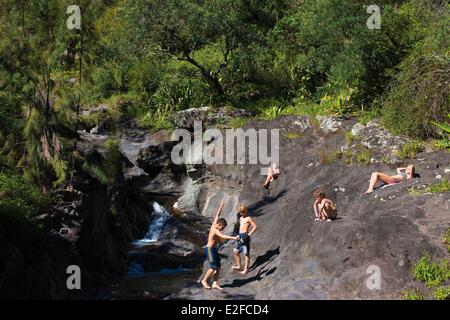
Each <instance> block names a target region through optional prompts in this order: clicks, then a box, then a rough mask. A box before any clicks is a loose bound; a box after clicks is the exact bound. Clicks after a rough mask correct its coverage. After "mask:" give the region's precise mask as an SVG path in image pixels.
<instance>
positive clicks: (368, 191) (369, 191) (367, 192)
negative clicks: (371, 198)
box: [363, 190, 373, 196]
mask: <svg viewBox="0 0 450 320" xmlns="http://www.w3.org/2000/svg"><path fill="white" fill-rule="evenodd" d="M372 192H373V190H367V191H366V192H364V193H363V196H365V195H366V194H369V193H372Z"/></svg>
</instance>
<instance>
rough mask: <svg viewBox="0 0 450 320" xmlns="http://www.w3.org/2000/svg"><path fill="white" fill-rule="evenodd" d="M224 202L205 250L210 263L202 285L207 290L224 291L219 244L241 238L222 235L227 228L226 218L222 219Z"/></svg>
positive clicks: (210, 232) (221, 204) (213, 224)
mask: <svg viewBox="0 0 450 320" xmlns="http://www.w3.org/2000/svg"><path fill="white" fill-rule="evenodd" d="M223 205H224V201H223V200H222V202H221V203H220V206H219V209H218V210H217V213H216V216H215V218H214V221H213V223H212V225H211V229H210V231H209V235H208V243H207V244H206V248H205V255H206V258H207V259H208V261H209V265H210V267H209V269H208V271H207V272H206V274H205V277H204V278H203V280H202V281H201V282H202V285H203V287H204V288H205V289H211V288H213V289H218V290H223V289H222V288H221V287H220V285H219V275H220V267H221V265H220V257H219V251H218V250H217V244H218V243H219V241H221V240H238V239H239V237H232V236H227V235H224V234H222V231H223V230H224V229H225V228H226V226H227V221H226V220H225V219H224V218H220V214H221V213H222V209H223ZM213 274H214V282H213V284H212V286H211V287H210V286H209V284H208V279H209V278H210V277H211V276H212V275H213Z"/></svg>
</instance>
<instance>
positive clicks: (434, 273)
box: [412, 255, 450, 287]
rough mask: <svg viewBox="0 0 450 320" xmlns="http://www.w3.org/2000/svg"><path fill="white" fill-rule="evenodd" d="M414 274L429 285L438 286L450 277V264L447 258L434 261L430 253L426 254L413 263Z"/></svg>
mask: <svg viewBox="0 0 450 320" xmlns="http://www.w3.org/2000/svg"><path fill="white" fill-rule="evenodd" d="M412 275H413V277H414V278H415V279H417V280H420V281H422V282H425V283H426V284H427V286H428V287H436V286H438V285H440V284H441V283H443V282H444V281H446V280H448V279H450V265H449V263H448V261H445V260H444V261H440V262H433V261H432V260H431V258H430V256H429V255H425V256H423V257H422V258H420V260H419V261H418V262H417V263H416V264H414V265H413V267H412Z"/></svg>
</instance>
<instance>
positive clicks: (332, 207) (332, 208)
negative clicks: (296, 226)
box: [314, 189, 337, 221]
mask: <svg viewBox="0 0 450 320" xmlns="http://www.w3.org/2000/svg"><path fill="white" fill-rule="evenodd" d="M314 198H315V199H316V201H314V216H315V218H316V219H315V221H325V220H326V221H331V220H334V219H336V218H337V207H336V204H335V203H334V202H333V201H332V200H330V199H328V198H327V197H326V195H325V192H323V191H322V190H320V189H317V190H316V191H314Z"/></svg>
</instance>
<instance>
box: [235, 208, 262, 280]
mask: <svg viewBox="0 0 450 320" xmlns="http://www.w3.org/2000/svg"><path fill="white" fill-rule="evenodd" d="M238 213H239V215H240V218H239V222H240V223H239V224H240V226H239V240H237V242H236V247H235V248H234V257H235V259H236V265H235V266H233V269H235V270H239V271H240V272H241V274H247V272H248V266H249V264H250V237H251V235H252V234H253V233H255V231H256V229H258V226H257V225H256V223H255V221H254V220H253V219H252V217H249V216H248V210H247V208H246V207H245V206H244V205H243V204H240V205H239V207H238ZM250 227H251V230H250ZM249 231H250V232H249ZM241 253H244V255H245V265H244V270H242V263H241V255H240V254H241Z"/></svg>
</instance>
